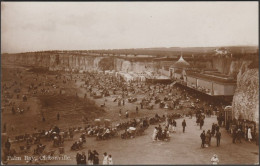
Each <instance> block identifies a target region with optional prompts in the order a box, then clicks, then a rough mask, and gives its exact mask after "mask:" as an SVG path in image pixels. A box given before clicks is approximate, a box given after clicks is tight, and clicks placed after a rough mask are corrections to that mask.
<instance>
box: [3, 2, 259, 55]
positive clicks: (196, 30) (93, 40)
mask: <svg viewBox="0 0 260 166" xmlns="http://www.w3.org/2000/svg"><path fill="white" fill-rule="evenodd" d="M258 15H259V12H258V2H246V1H245V2H242V1H238V2H1V52H2V53H17V52H28V51H43V50H93V49H121V48H149V47H207V46H235V45H253V46H258V37H259V34H258V33H259V32H258V28H259V24H258V20H259V19H258Z"/></svg>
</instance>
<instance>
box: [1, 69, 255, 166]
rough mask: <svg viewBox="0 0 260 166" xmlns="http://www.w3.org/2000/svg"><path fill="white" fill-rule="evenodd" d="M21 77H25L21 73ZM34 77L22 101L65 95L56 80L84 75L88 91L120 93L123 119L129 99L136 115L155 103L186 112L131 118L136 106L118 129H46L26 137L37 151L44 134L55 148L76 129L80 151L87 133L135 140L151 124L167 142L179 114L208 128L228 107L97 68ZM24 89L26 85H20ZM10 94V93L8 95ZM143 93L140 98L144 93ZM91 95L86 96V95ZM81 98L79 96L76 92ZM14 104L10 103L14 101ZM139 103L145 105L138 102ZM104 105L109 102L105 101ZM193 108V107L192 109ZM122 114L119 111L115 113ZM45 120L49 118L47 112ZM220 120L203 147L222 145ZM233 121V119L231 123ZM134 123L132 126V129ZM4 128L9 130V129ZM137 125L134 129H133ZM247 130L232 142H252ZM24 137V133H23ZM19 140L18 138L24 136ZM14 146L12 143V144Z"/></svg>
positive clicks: (88, 159) (206, 133)
mask: <svg viewBox="0 0 260 166" xmlns="http://www.w3.org/2000/svg"><path fill="white" fill-rule="evenodd" d="M19 76H21V75H19ZM33 77H34V79H33V80H34V81H32V82H30V83H29V84H28V89H27V92H26V95H22V98H21V101H20V102H22V103H27V100H28V99H30V97H31V96H32V95H36V94H37V93H44V94H45V93H59V94H62V93H63V92H62V88H61V87H60V86H58V85H56V84H55V82H56V81H57V80H59V79H60V81H62V82H63V84H66V83H67V82H68V81H75V82H76V80H79V79H82V80H84V84H83V85H82V87H85V89H86V91H87V92H89V93H91V94H92V96H93V97H95V96H100V97H101V98H103V97H106V96H109V95H110V94H113V95H116V96H117V97H116V98H115V100H114V102H117V105H118V106H119V108H120V110H119V116H120V118H121V117H122V109H123V108H124V107H123V106H125V105H126V102H127V101H128V103H130V104H133V105H134V108H135V112H136V114H135V115H136V116H137V115H138V116H139V114H140V112H141V111H142V110H143V109H153V108H154V107H153V106H154V105H156V104H157V105H158V107H159V108H163V109H169V110H171V109H174V110H182V113H172V114H168V115H166V116H165V115H163V116H159V115H158V114H155V116H153V117H144V118H140V119H137V118H132V117H131V118H130V112H132V111H133V110H129V109H126V111H125V118H126V119H127V121H126V122H120V123H118V125H116V127H114V128H112V127H98V126H93V125H88V126H86V127H85V128H80V129H79V128H78V129H72V128H70V129H68V130H67V129H64V130H61V129H59V128H58V127H54V128H51V129H50V130H48V131H45V130H41V131H40V132H39V134H38V135H33V134H32V135H31V136H29V137H26V139H25V140H26V143H27V145H28V144H32V142H35V144H37V149H36V150H35V151H36V153H37V154H40V153H42V151H43V150H42V147H44V148H45V146H44V145H42V144H41V143H42V142H41V139H42V138H46V139H45V140H51V141H53V146H54V147H60V146H62V145H63V143H64V139H65V138H71V139H72V138H73V135H74V132H75V130H77V131H81V132H82V133H83V134H82V135H81V136H80V138H79V140H77V141H75V142H74V143H73V144H72V146H71V150H81V149H82V147H83V144H84V143H85V142H86V136H95V137H96V138H97V140H104V139H108V138H112V137H114V136H115V135H118V133H117V132H118V131H119V130H123V131H125V132H124V133H123V135H121V138H132V137H135V134H136V133H138V132H143V131H144V130H145V129H146V128H147V127H148V126H149V125H158V124H159V125H158V126H156V127H155V128H154V131H153V134H152V140H153V141H158V140H161V141H168V140H169V139H170V133H175V132H176V127H177V123H176V120H175V119H177V118H181V117H183V116H185V115H186V116H189V117H190V118H192V116H193V115H194V114H196V123H197V125H198V126H200V129H201V130H202V129H203V126H204V121H205V118H206V117H210V116H211V115H212V114H213V112H214V113H216V112H221V111H222V110H223V105H222V104H219V103H214V102H210V101H206V100H200V99H199V98H200V96H199V95H198V94H196V93H191V92H189V91H187V90H185V89H182V88H180V87H178V86H172V85H165V84H155V85H154V84H148V83H145V82H136V81H132V82H129V83H126V82H124V81H122V79H120V78H117V77H115V76H110V75H105V74H103V73H96V72H87V73H85V74H84V75H83V76H76V77H75V78H73V77H72V76H70V77H65V76H63V77H62V76H61V75H57V76H56V77H55V78H54V79H53V78H49V77H48V76H47V75H43V76H40V75H38V74H37V75H34V76H33ZM21 85H22V84H19V83H14V84H13V85H12V86H21ZM3 89H4V90H5V91H7V92H8V90H10V89H11V87H8V86H7V85H4V86H3ZM20 89H22V88H21V87H20ZM18 94H20V92H19V93H18V91H17V96H16V99H20V95H21V94H20V95H18ZM6 95H8V93H6ZM138 95H140V96H142V97H141V98H139V96H138ZM86 96H87V95H85V96H84V98H86ZM76 97H79V96H78V94H77V93H76ZM10 103H11V104H10ZM187 103H188V104H187ZM9 104H10V105H9V107H10V108H11V112H12V113H13V114H15V113H16V112H19V113H21V112H22V113H23V112H24V110H25V108H26V107H27V110H30V105H26V106H23V108H22V107H21V106H18V107H17V108H16V107H15V102H12V101H11V102H10V100H9ZM139 104H140V106H139ZM103 106H105V102H104V105H103ZM18 110H19V111H18ZM187 110H189V111H187ZM115 114H117V113H115ZM43 119H45V117H44V115H43ZM57 120H58V121H59V120H60V114H59V113H58V114H57ZM217 121H218V124H214V123H213V124H212V128H211V130H210V129H209V130H203V131H202V133H201V135H200V138H201V142H202V143H201V147H202V148H204V147H209V146H212V145H211V139H212V138H216V140H217V146H220V140H221V132H220V127H221V126H223V121H224V116H223V114H218V117H217ZM162 122H165V127H164V128H162V127H161V124H160V123H162ZM230 124H231V123H230ZM181 126H182V132H183V133H185V128H186V127H187V124H186V121H185V120H183V121H182V123H181ZM130 127H132V128H131V129H130ZM6 128H7V127H5V131H6ZM133 128H134V129H133ZM243 130H244V129H243V128H242V127H241V126H239V125H237V127H235V128H232V136H233V143H236V142H241V138H243V137H246V139H247V140H248V141H251V140H252V129H251V127H250V126H249V127H247V128H246V132H243ZM23 138H24V136H23ZM19 139H20V138H17V140H19ZM9 144H10V145H9ZM10 147H11V143H10V142H7V143H6V148H7V149H9V150H10ZM98 155H99V154H98V153H97V152H96V151H95V150H94V151H93V152H92V151H90V150H89V151H88V155H87V156H86V155H85V153H84V152H82V154H80V153H77V157H76V161H77V164H89V165H91V164H99V159H98ZM103 164H113V161H112V156H111V155H107V153H104V160H103Z"/></svg>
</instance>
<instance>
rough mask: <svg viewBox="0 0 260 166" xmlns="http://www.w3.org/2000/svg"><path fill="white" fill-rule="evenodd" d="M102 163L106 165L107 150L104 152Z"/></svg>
mask: <svg viewBox="0 0 260 166" xmlns="http://www.w3.org/2000/svg"><path fill="white" fill-rule="evenodd" d="M103 165H108V155H107V152H105V153H104V159H103Z"/></svg>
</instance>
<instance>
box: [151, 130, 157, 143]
mask: <svg viewBox="0 0 260 166" xmlns="http://www.w3.org/2000/svg"><path fill="white" fill-rule="evenodd" d="M157 133H158V130H157V127H155V128H154V131H153V137H152V138H153V141H156V137H157Z"/></svg>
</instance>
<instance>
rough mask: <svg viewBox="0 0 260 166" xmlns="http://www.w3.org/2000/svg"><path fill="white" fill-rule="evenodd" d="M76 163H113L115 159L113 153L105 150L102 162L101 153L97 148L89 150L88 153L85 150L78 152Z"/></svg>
mask: <svg viewBox="0 0 260 166" xmlns="http://www.w3.org/2000/svg"><path fill="white" fill-rule="evenodd" d="M76 163H77V164H78V165H113V159H112V155H111V154H109V155H108V154H107V152H104V154H103V161H102V164H101V163H100V161H99V153H98V152H97V151H96V150H93V151H91V150H88V154H87V155H86V154H85V152H82V153H81V154H80V153H77V154H76Z"/></svg>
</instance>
